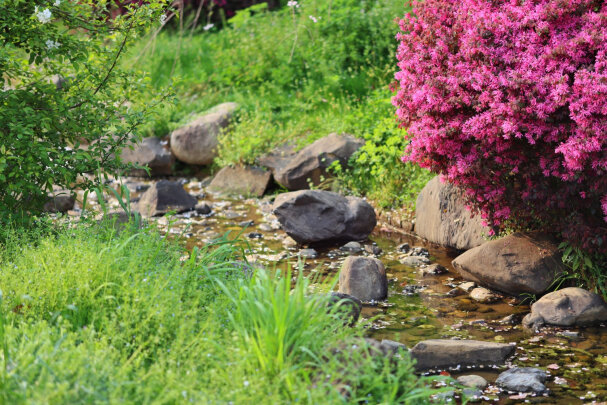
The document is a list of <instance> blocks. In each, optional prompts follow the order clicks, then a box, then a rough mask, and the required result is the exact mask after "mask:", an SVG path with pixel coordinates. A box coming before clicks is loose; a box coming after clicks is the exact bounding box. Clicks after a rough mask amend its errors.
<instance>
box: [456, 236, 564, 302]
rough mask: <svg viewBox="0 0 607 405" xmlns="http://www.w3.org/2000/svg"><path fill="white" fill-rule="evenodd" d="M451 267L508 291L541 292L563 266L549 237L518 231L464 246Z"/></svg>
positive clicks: (494, 287) (518, 292) (495, 288)
mask: <svg viewBox="0 0 607 405" xmlns="http://www.w3.org/2000/svg"><path fill="white" fill-rule="evenodd" d="M453 267H454V268H455V270H456V271H457V272H458V273H460V274H461V276H462V277H463V278H465V279H468V280H472V281H476V282H477V283H478V284H480V285H484V286H486V287H489V288H491V289H493V290H498V291H502V292H505V293H507V294H511V295H520V294H523V293H530V294H542V293H544V292H545V291H546V289H548V287H549V286H550V285H551V284H552V283H553V282H554V280H555V278H556V277H557V276H558V275H559V274H560V273H561V272H562V271H563V269H564V267H563V263H562V261H561V258H560V253H559V250H558V247H557V246H556V245H555V244H554V243H553V242H552V240H550V239H549V238H548V237H546V236H544V235H538V234H536V235H526V234H522V233H518V232H517V233H514V234H512V235H508V236H506V237H503V238H500V239H497V240H492V241H490V242H487V243H485V244H483V245H481V246H479V247H476V248H474V249H470V250H468V251H467V252H465V253H463V254H461V255H460V256H458V257H456V258H455V260H453Z"/></svg>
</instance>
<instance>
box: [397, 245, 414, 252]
mask: <svg viewBox="0 0 607 405" xmlns="http://www.w3.org/2000/svg"><path fill="white" fill-rule="evenodd" d="M396 250H397V251H399V252H401V253H409V251H410V250H411V246H409V244H408V243H401V244H400V245H398V246H397V247H396Z"/></svg>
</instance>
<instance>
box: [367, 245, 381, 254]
mask: <svg viewBox="0 0 607 405" xmlns="http://www.w3.org/2000/svg"><path fill="white" fill-rule="evenodd" d="M365 252H367V253H370V254H372V255H375V256H379V255H380V254H381V253H382V249H381V248H380V247H378V246H376V245H365Z"/></svg>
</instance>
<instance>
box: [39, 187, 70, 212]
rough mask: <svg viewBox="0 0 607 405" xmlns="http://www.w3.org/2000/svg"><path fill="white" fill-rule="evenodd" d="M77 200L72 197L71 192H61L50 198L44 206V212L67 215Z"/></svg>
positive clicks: (53, 194)
mask: <svg viewBox="0 0 607 405" xmlns="http://www.w3.org/2000/svg"><path fill="white" fill-rule="evenodd" d="M75 204H76V199H75V198H74V197H73V196H72V195H71V192H70V191H67V190H65V191H59V192H55V193H52V194H51V195H49V196H48V200H47V201H46V203H45V204H44V207H43V210H44V212H49V213H57V212H61V213H64V214H65V213H66V212H68V211H69V210H72V209H73V208H74V205H75Z"/></svg>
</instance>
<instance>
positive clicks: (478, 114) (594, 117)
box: [393, 0, 607, 251]
mask: <svg viewBox="0 0 607 405" xmlns="http://www.w3.org/2000/svg"><path fill="white" fill-rule="evenodd" d="M400 28H401V30H402V32H401V33H400V34H399V35H398V36H397V38H398V40H399V48H398V54H397V57H398V66H399V71H398V73H397V74H396V79H397V81H398V84H399V89H398V93H397V95H396V96H395V97H394V99H393V103H394V105H395V106H396V107H397V115H398V117H399V120H400V122H401V123H402V125H403V126H408V127H409V131H408V132H409V136H410V137H411V138H410V144H409V146H408V149H407V150H406V153H405V156H404V158H403V159H404V160H409V161H413V162H417V163H418V164H419V165H421V166H422V167H426V168H429V169H431V170H432V171H435V172H438V173H441V174H442V175H443V176H444V177H445V178H446V179H447V180H449V181H450V182H453V183H454V184H456V185H458V186H460V187H461V188H463V189H464V190H465V191H466V192H467V196H468V197H469V201H470V204H471V205H472V206H473V207H475V208H476V209H477V210H478V211H480V212H481V213H482V215H483V217H484V218H485V219H486V221H487V222H488V223H489V224H490V225H492V226H493V227H494V228H496V229H499V228H500V227H504V226H505V223H507V224H508V225H509V226H519V227H525V228H528V227H529V226H534V227H540V228H544V229H547V230H559V231H561V232H562V233H563V235H564V236H565V237H568V238H569V239H571V240H573V241H576V242H579V243H580V244H581V245H583V246H584V247H585V248H589V249H596V250H601V251H606V250H607V240H606V239H607V225H606V224H605V221H607V175H606V171H607V148H606V146H607V3H605V2H603V1H598V0H535V1H511V0H495V1H477V0H461V1H456V2H455V1H450V0H424V1H423V2H422V1H416V2H414V12H413V13H412V14H408V15H406V16H405V17H404V19H403V20H401V21H400Z"/></svg>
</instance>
